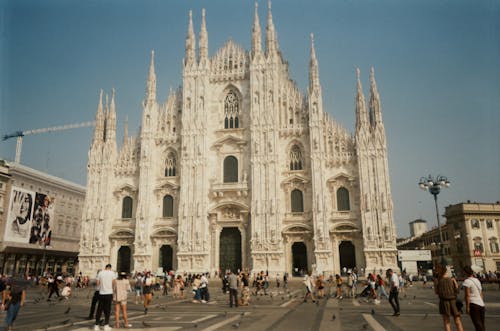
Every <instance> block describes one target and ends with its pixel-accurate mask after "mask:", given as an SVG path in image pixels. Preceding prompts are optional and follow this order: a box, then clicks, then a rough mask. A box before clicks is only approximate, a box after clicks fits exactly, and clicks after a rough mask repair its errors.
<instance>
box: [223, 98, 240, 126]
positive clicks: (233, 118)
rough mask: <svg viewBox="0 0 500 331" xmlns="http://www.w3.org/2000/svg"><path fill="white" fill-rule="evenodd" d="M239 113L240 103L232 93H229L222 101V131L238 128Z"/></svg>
mask: <svg viewBox="0 0 500 331" xmlns="http://www.w3.org/2000/svg"><path fill="white" fill-rule="evenodd" d="M239 112H240V101H239V100H238V96H237V95H236V93H235V92H234V91H229V93H228V94H227V95H226V99H225V100H224V129H234V128H239V127H240V120H239V118H238V115H239Z"/></svg>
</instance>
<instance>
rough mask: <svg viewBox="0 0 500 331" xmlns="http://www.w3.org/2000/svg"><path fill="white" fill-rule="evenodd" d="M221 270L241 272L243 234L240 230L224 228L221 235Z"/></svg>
mask: <svg viewBox="0 0 500 331" xmlns="http://www.w3.org/2000/svg"><path fill="white" fill-rule="evenodd" d="M219 268H220V270H221V272H225V271H226V270H228V269H230V270H232V271H233V272H237V271H238V269H239V270H241V233H240V230H239V229H238V228H224V229H222V231H221V233H220V245H219Z"/></svg>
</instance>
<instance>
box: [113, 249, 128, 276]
mask: <svg viewBox="0 0 500 331" xmlns="http://www.w3.org/2000/svg"><path fill="white" fill-rule="evenodd" d="M130 257H131V253H130V247H128V246H122V247H120V249H119V250H118V259H117V261H116V271H118V272H130Z"/></svg>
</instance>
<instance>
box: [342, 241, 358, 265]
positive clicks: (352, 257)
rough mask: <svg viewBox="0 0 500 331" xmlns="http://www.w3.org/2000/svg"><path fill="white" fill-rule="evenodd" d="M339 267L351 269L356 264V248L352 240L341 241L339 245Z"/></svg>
mask: <svg viewBox="0 0 500 331" xmlns="http://www.w3.org/2000/svg"><path fill="white" fill-rule="evenodd" d="M339 255H340V269H342V268H344V267H346V268H347V269H352V268H354V267H355V266H356V250H355V248H354V244H353V243H352V241H342V242H341V243H340V245H339Z"/></svg>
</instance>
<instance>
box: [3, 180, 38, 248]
mask: <svg viewBox="0 0 500 331" xmlns="http://www.w3.org/2000/svg"><path fill="white" fill-rule="evenodd" d="M34 203H35V192H32V191H28V190H25V189H23V188H19V187H12V192H11V195H10V203H9V210H8V213H7V224H6V225H5V239H4V240H5V241H14V242H19V243H28V242H29V237H30V228H31V223H32V222H31V221H32V218H33V206H34Z"/></svg>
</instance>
